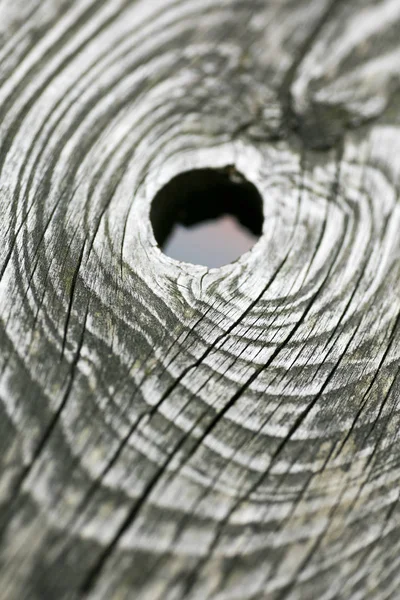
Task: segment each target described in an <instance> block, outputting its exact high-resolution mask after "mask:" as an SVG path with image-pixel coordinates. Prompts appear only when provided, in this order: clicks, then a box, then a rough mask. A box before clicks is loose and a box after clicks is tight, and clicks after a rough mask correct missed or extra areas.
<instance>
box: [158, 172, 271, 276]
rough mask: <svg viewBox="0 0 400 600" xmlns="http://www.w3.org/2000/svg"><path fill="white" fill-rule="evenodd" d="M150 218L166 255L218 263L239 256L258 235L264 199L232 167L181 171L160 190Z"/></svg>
mask: <svg viewBox="0 0 400 600" xmlns="http://www.w3.org/2000/svg"><path fill="white" fill-rule="evenodd" d="M150 219H151V223H152V226H153V231H154V236H155V238H156V241H157V243H158V245H159V246H160V248H162V249H163V251H164V253H165V254H167V255H168V256H170V257H171V258H175V259H177V260H181V261H185V262H191V263H197V264H202V265H206V266H208V267H218V266H221V265H223V264H226V263H229V262H232V261H234V260H236V259H237V258H238V257H239V256H240V255H241V254H243V253H244V252H247V250H249V249H250V248H251V247H252V246H253V245H254V244H255V242H256V241H257V239H258V238H259V237H260V235H261V232H262V225H263V206H262V198H261V195H260V193H259V192H258V190H257V188H256V187H255V185H254V184H252V183H251V182H250V181H248V180H247V179H245V177H244V176H243V175H242V174H241V173H239V172H238V171H237V170H236V169H235V167H233V166H228V167H225V168H223V169H197V170H194V171H187V172H185V173H181V174H180V175H177V176H176V177H174V178H173V179H171V181H170V182H169V183H167V184H166V185H165V186H164V187H163V188H162V189H161V190H160V191H159V192H158V193H157V194H156V196H155V198H154V200H153V202H152V205H151V210H150Z"/></svg>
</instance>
